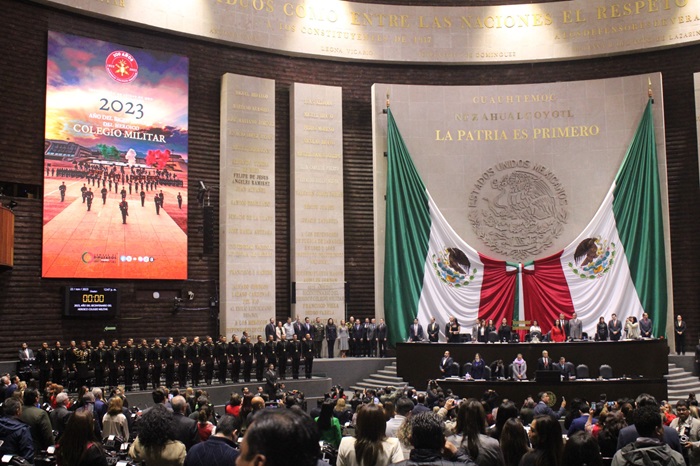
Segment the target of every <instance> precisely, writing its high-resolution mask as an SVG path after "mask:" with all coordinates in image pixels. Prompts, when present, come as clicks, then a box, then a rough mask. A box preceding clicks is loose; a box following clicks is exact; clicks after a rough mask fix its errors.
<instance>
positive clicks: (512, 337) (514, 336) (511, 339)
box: [510, 332, 520, 343]
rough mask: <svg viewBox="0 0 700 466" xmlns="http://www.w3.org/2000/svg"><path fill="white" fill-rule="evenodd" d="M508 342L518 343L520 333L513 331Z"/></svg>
mask: <svg viewBox="0 0 700 466" xmlns="http://www.w3.org/2000/svg"><path fill="white" fill-rule="evenodd" d="M510 342H511V343H520V335H518V334H517V333H515V332H513V334H512V335H511V336H510Z"/></svg>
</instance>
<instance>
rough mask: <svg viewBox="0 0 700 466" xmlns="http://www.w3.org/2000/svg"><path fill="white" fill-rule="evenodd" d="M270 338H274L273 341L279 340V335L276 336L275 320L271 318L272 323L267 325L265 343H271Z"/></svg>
mask: <svg viewBox="0 0 700 466" xmlns="http://www.w3.org/2000/svg"><path fill="white" fill-rule="evenodd" d="M270 336H272V339H273V340H276V339H277V335H276V334H275V319H274V318H273V317H270V322H268V323H267V324H266V325H265V341H269V340H270Z"/></svg>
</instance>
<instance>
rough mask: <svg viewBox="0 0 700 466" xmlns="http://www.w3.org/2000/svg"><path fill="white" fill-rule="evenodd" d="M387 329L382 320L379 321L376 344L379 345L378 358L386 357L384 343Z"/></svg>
mask: <svg viewBox="0 0 700 466" xmlns="http://www.w3.org/2000/svg"><path fill="white" fill-rule="evenodd" d="M387 334H388V329H387V327H386V324H385V323H384V319H379V325H377V342H378V343H379V357H380V358H385V357H386V342H387Z"/></svg>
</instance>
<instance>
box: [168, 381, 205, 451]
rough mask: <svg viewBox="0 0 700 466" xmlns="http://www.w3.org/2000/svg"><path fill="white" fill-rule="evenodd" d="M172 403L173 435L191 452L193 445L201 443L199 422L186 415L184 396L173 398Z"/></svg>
mask: <svg viewBox="0 0 700 466" xmlns="http://www.w3.org/2000/svg"><path fill="white" fill-rule="evenodd" d="M170 403H171V404H172V406H173V414H174V416H173V434H174V436H175V440H179V441H181V442H182V443H184V444H185V448H186V449H187V451H190V448H192V445H194V444H195V443H197V442H198V441H199V433H198V432H197V421H195V420H194V419H190V418H189V417H187V416H186V415H185V412H186V410H187V401H186V400H185V398H184V397H183V396H182V395H178V396H175V397H173V399H172V400H171V402H170Z"/></svg>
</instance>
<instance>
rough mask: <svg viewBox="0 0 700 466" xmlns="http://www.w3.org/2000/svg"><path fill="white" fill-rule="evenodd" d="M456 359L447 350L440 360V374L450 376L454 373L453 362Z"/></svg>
mask: <svg viewBox="0 0 700 466" xmlns="http://www.w3.org/2000/svg"><path fill="white" fill-rule="evenodd" d="M453 362H454V360H453V359H452V358H451V357H450V352H449V351H445V354H444V355H443V356H442V359H441V360H440V374H442V376H443V377H449V376H451V375H452V363H453Z"/></svg>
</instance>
